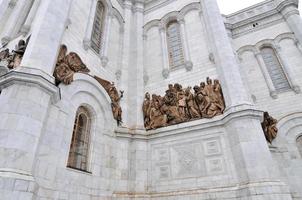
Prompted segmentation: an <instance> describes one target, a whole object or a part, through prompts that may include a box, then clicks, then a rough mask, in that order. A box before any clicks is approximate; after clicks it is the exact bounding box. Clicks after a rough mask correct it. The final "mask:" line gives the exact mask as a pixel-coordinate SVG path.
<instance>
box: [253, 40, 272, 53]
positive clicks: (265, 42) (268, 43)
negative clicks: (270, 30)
mask: <svg viewBox="0 0 302 200" xmlns="http://www.w3.org/2000/svg"><path fill="white" fill-rule="evenodd" d="M264 47H271V48H273V49H274V50H276V46H275V43H274V40H272V39H265V40H261V41H259V42H257V43H256V45H255V48H256V49H257V50H260V49H261V48H264Z"/></svg>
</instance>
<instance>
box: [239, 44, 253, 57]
mask: <svg viewBox="0 0 302 200" xmlns="http://www.w3.org/2000/svg"><path fill="white" fill-rule="evenodd" d="M245 52H252V53H254V54H256V52H257V51H256V48H255V46H253V45H245V46H243V47H240V48H239V49H238V50H237V55H238V58H239V60H241V59H242V55H243V54H244V53H245Z"/></svg>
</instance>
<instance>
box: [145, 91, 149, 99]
mask: <svg viewBox="0 0 302 200" xmlns="http://www.w3.org/2000/svg"><path fill="white" fill-rule="evenodd" d="M145 98H146V99H147V100H150V94H149V92H146V94H145Z"/></svg>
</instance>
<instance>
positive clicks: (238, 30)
mask: <svg viewBox="0 0 302 200" xmlns="http://www.w3.org/2000/svg"><path fill="white" fill-rule="evenodd" d="M289 1H291V0H286V1H285V0H283V1H282V2H289ZM278 5H280V4H276V2H275V1H274V0H268V1H264V2H261V3H258V4H256V5H254V6H251V7H248V8H246V9H243V10H240V11H238V12H236V13H233V14H230V15H225V16H224V17H225V21H226V22H225V24H226V26H227V27H228V28H229V29H230V30H231V32H232V37H233V38H237V37H240V36H242V35H244V34H247V33H250V32H254V31H257V30H260V29H263V28H265V27H268V26H271V25H273V24H277V23H280V22H282V21H284V18H283V15H282V14H281V13H280V9H278Z"/></svg>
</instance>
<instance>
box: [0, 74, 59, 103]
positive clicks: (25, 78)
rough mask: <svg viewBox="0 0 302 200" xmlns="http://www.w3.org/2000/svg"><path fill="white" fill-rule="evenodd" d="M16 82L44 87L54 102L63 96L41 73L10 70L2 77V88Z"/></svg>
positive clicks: (0, 80) (0, 82)
mask: <svg viewBox="0 0 302 200" xmlns="http://www.w3.org/2000/svg"><path fill="white" fill-rule="evenodd" d="M14 84H22V85H24V84H29V85H33V86H35V87H38V88H42V89H43V90H44V91H45V92H46V93H48V94H49V95H50V96H51V100H52V103H56V102H58V101H59V100H60V98H61V94H60V89H59V88H58V87H56V86H55V85H54V84H53V83H51V82H50V81H49V80H47V79H46V78H44V77H43V76H41V75H37V74H30V73H25V72H21V71H10V72H8V73H6V74H4V75H3V76H1V77H0V90H2V89H4V88H7V87H9V86H11V85H14Z"/></svg>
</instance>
